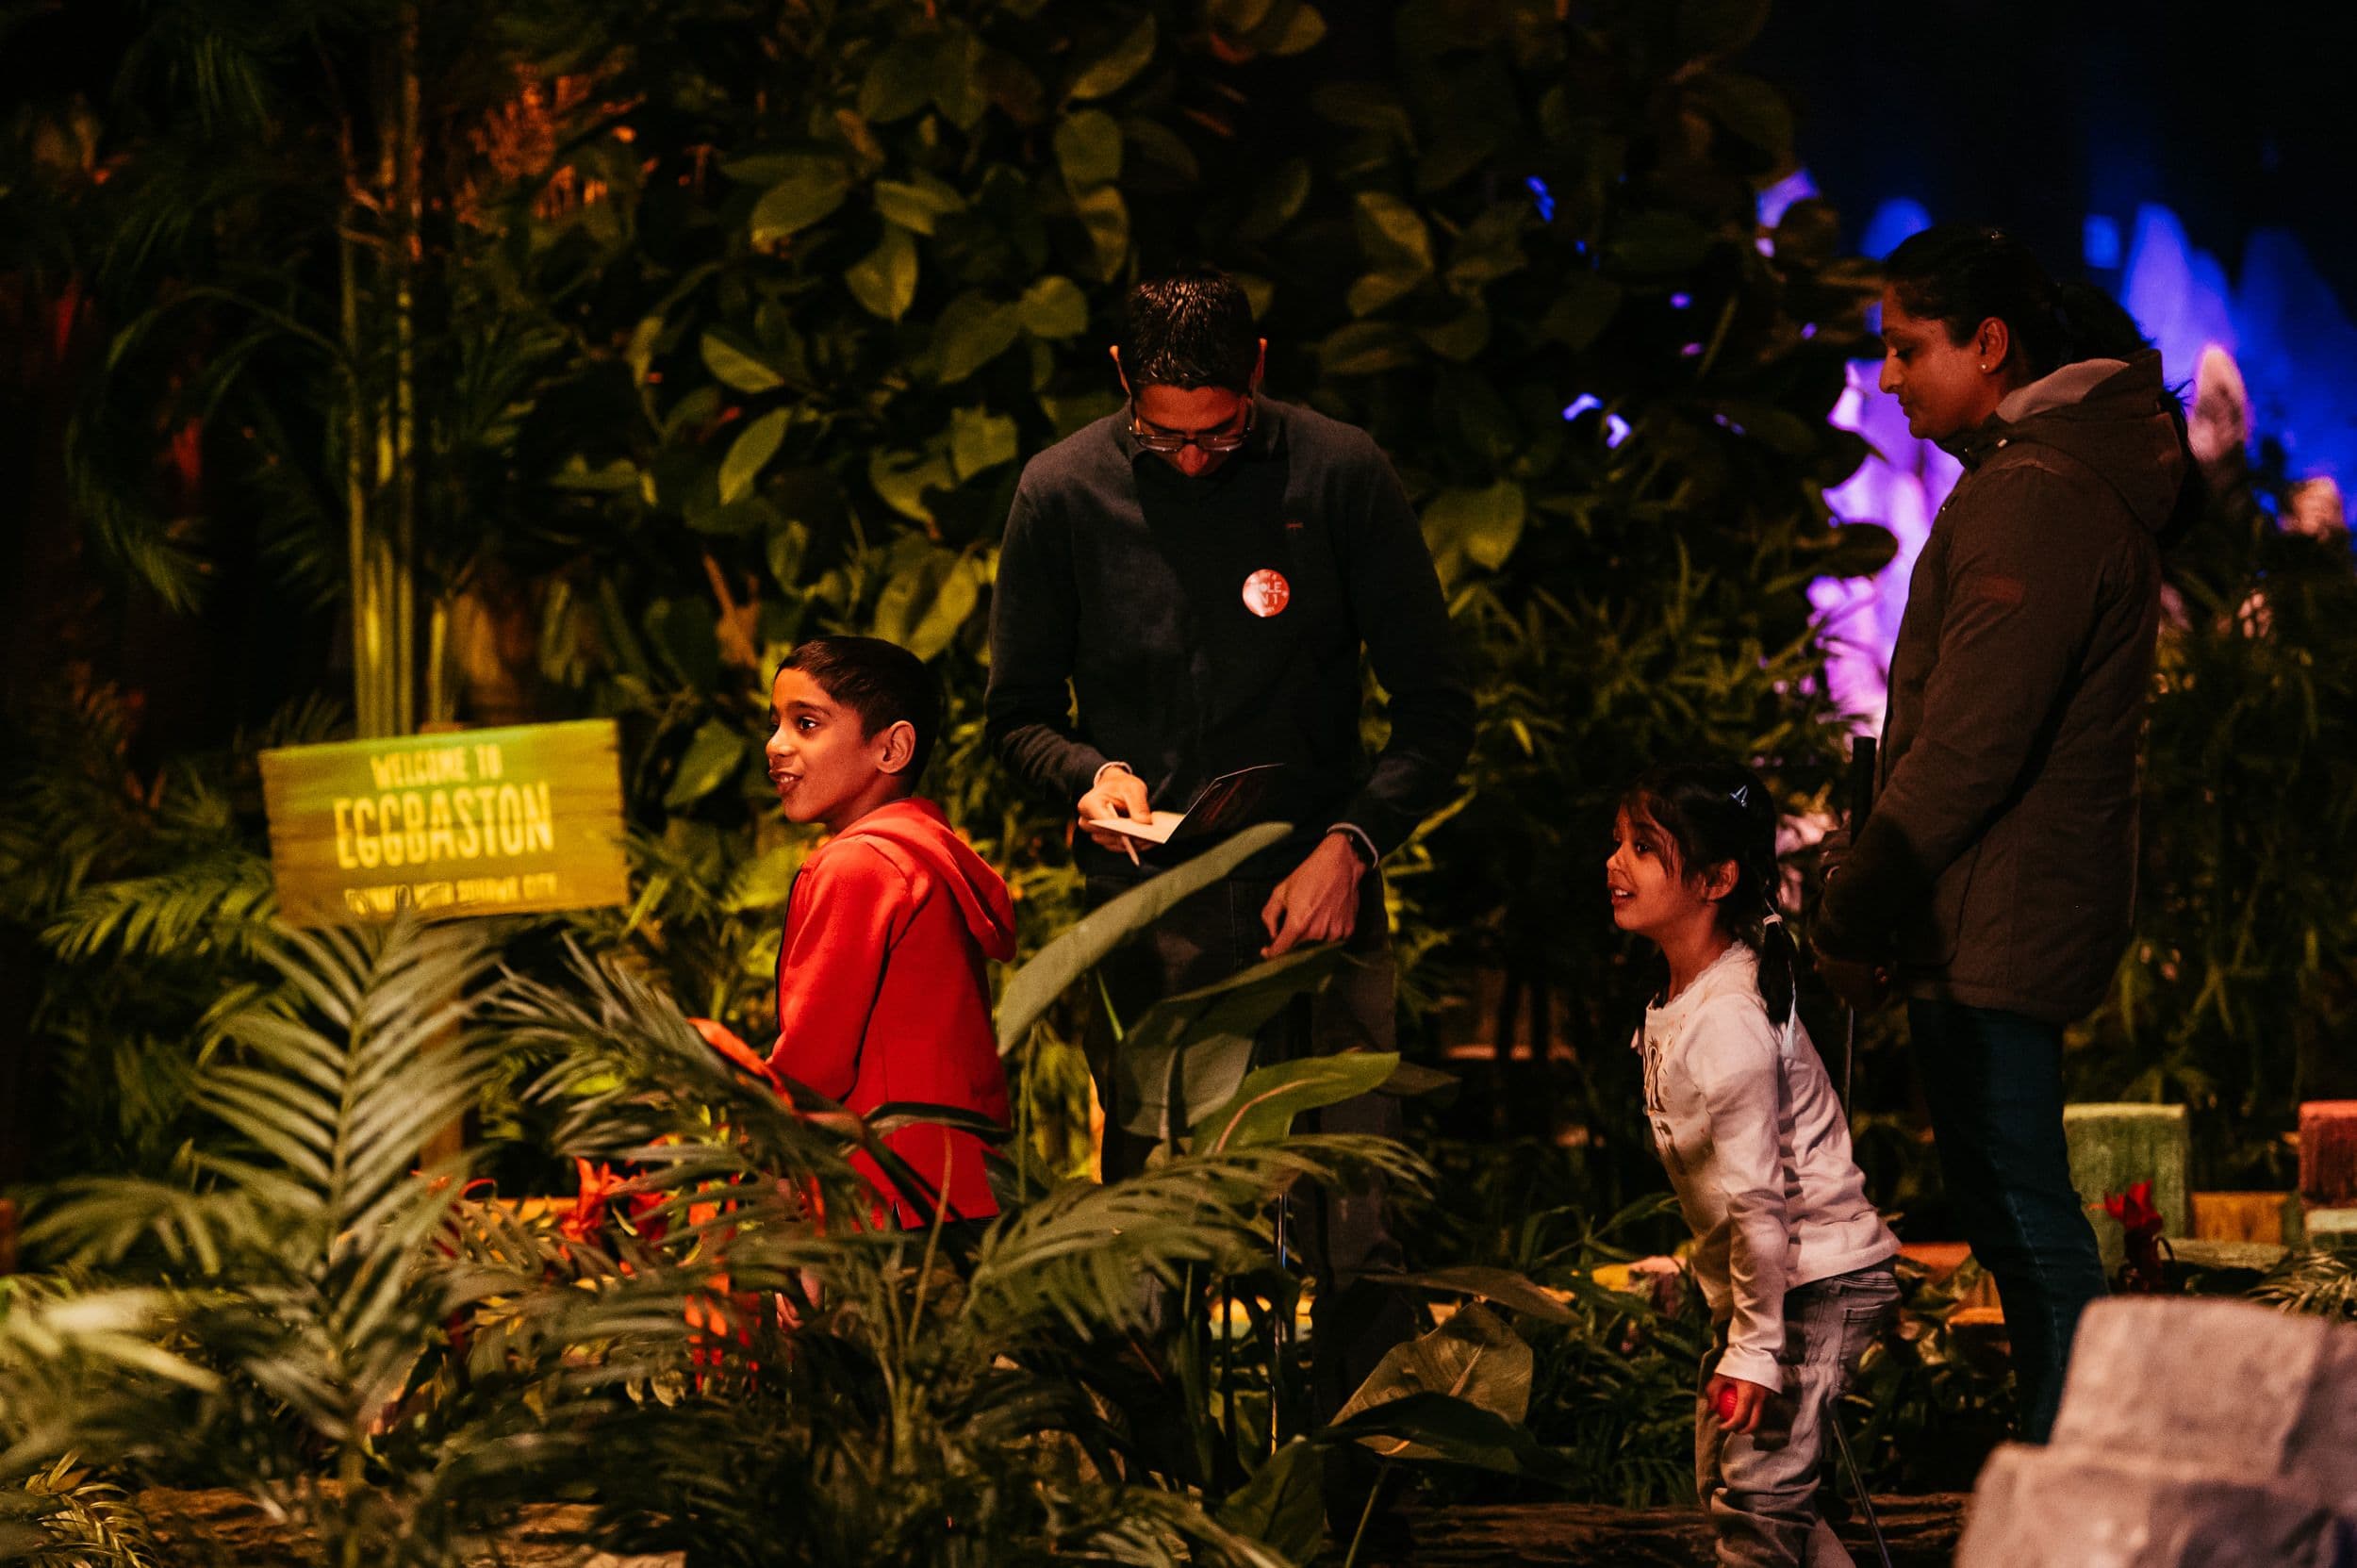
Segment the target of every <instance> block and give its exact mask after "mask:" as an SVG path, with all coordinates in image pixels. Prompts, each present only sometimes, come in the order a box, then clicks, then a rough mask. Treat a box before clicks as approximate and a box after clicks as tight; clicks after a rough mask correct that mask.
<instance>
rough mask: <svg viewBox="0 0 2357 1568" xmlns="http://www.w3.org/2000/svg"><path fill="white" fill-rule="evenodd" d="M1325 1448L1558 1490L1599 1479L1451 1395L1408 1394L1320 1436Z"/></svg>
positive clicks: (1511, 1424) (1519, 1428)
mask: <svg viewBox="0 0 2357 1568" xmlns="http://www.w3.org/2000/svg"><path fill="white" fill-rule="evenodd" d="M1315 1441H1317V1442H1319V1443H1362V1444H1367V1445H1368V1446H1370V1447H1374V1448H1376V1449H1377V1450H1378V1451H1389V1450H1392V1449H1393V1448H1398V1449H1400V1450H1401V1451H1400V1452H1398V1453H1397V1454H1395V1455H1393V1457H1394V1458H1399V1459H1426V1460H1431V1461H1438V1462H1440V1463H1442V1464H1461V1465H1465V1466H1467V1467H1469V1468H1472V1469H1475V1470H1492V1471H1495V1472H1497V1473H1498V1474H1500V1475H1503V1476H1527V1477H1531V1478H1532V1479H1534V1480H1541V1481H1547V1482H1551V1483H1553V1484H1555V1485H1558V1486H1564V1487H1574V1488H1576V1487H1582V1486H1588V1485H1591V1484H1593V1481H1594V1477H1593V1475H1592V1473H1591V1472H1590V1471H1589V1470H1588V1469H1586V1468H1585V1467H1583V1466H1580V1465H1577V1464H1574V1462H1572V1461H1571V1460H1570V1459H1569V1458H1568V1457H1567V1456H1566V1455H1564V1454H1562V1453H1561V1452H1559V1451H1558V1450H1556V1449H1553V1448H1549V1447H1547V1446H1546V1445H1545V1444H1541V1442H1540V1441H1539V1440H1538V1439H1537V1438H1535V1437H1533V1436H1532V1435H1531V1433H1530V1428H1527V1427H1525V1426H1524V1425H1522V1423H1521V1422H1519V1421H1511V1420H1508V1419H1507V1418H1506V1417H1505V1416H1503V1415H1500V1414H1498V1413H1497V1412H1496V1411H1486V1410H1483V1409H1482V1408H1481V1407H1480V1406H1478V1405H1474V1404H1469V1403H1467V1402H1466V1401H1465V1400H1462V1399H1457V1398H1452V1397H1451V1396H1449V1395H1445V1394H1428V1393H1415V1394H1405V1395H1400V1396H1399V1397H1398V1398H1395V1399H1387V1400H1385V1401H1383V1402H1382V1403H1381V1404H1378V1405H1373V1406H1370V1407H1368V1408H1367V1409H1365V1410H1361V1411H1358V1412H1357V1413H1355V1414H1353V1415H1351V1416H1350V1417H1348V1418H1347V1419H1345V1420H1337V1421H1336V1422H1335V1423H1334V1425H1332V1426H1330V1427H1328V1428H1326V1429H1325V1430H1323V1431H1321V1432H1319V1433H1317V1434H1316V1437H1315ZM1410 1449H1412V1450H1413V1452H1409V1451H1408V1450H1410Z"/></svg>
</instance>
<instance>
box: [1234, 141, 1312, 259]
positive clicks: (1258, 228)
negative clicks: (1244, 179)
mask: <svg viewBox="0 0 2357 1568" xmlns="http://www.w3.org/2000/svg"><path fill="white" fill-rule="evenodd" d="M1309 199H1310V163H1309V160H1308V159H1307V158H1298V157H1289V158H1287V159H1286V160H1285V161H1284V162H1282V163H1280V164H1278V165H1277V167H1276V168H1275V169H1273V170H1271V171H1270V172H1269V173H1268V176H1267V177H1266V178H1265V179H1263V180H1262V181H1261V184H1260V186H1259V188H1258V189H1257V190H1254V191H1253V193H1252V206H1250V208H1248V209H1247V210H1246V211H1245V213H1244V219H1243V221H1242V222H1240V223H1237V225H1236V233H1237V236H1238V237H1239V238H1241V239H1252V240H1261V239H1268V238H1269V237H1270V236H1272V235H1274V234H1276V233H1277V231H1279V230H1280V229H1282V228H1283V227H1284V226H1285V225H1286V224H1287V223H1292V222H1293V221H1294V217H1295V216H1296V215H1297V214H1299V212H1300V211H1301V204H1302V203H1304V202H1306V201H1308V200H1309Z"/></svg>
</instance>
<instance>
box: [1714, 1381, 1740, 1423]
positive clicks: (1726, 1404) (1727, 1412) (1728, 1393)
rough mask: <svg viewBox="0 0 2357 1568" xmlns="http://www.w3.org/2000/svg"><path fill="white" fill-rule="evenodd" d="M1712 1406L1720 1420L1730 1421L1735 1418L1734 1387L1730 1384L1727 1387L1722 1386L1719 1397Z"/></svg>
mask: <svg viewBox="0 0 2357 1568" xmlns="http://www.w3.org/2000/svg"><path fill="white" fill-rule="evenodd" d="M1713 1408H1714V1409H1716V1410H1717V1411H1718V1412H1719V1419H1720V1420H1722V1421H1732V1420H1734V1419H1735V1389H1734V1387H1733V1385H1731V1384H1730V1385H1729V1386H1728V1387H1726V1388H1722V1389H1721V1390H1720V1391H1719V1397H1718V1400H1717V1401H1716V1403H1715V1405H1714V1407H1713Z"/></svg>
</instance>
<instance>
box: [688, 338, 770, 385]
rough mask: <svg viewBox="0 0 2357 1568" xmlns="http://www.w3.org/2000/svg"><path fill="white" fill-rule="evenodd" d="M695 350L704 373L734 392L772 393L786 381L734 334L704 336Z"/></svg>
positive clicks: (754, 350) (755, 351) (757, 352)
mask: <svg viewBox="0 0 2357 1568" xmlns="http://www.w3.org/2000/svg"><path fill="white" fill-rule="evenodd" d="M697 348H698V350H699V352H700V353H701V355H703V362H704V369H706V370H708V371H711V372H712V373H713V375H714V376H716V377H717V378H718V379H719V381H720V382H721V383H722V384H723V385H724V386H727V387H731V388H734V389H735V390H737V391H740V392H746V393H760V392H774V391H776V390H777V389H778V388H781V387H783V386H784V385H785V378H784V377H783V376H782V375H780V374H779V373H778V372H777V371H775V370H774V369H772V368H771V366H770V364H769V362H768V361H767V360H766V359H765V358H763V357H762V356H761V354H760V352H759V351H758V350H756V349H754V348H753V347H751V346H750V344H748V343H747V342H745V340H744V339H742V338H737V337H735V336H733V334H730V333H726V332H720V331H713V332H707V333H705V334H704V335H703V337H702V338H701V340H700V341H699V342H698V344H697Z"/></svg>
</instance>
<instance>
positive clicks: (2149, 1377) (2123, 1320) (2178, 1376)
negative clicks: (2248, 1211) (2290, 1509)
mask: <svg viewBox="0 0 2357 1568" xmlns="http://www.w3.org/2000/svg"><path fill="white" fill-rule="evenodd" d="M2053 1441H2054V1444H2055V1445H2056V1446H2058V1447H2062V1446H2068V1447H2072V1448H2079V1449H2085V1450H2087V1451H2090V1452H2100V1453H2105V1454H2112V1455H2134V1454H2142V1455H2148V1456H2151V1457H2153V1458H2165V1457H2168V1456H2179V1457H2197V1458H2200V1459H2202V1460H2203V1462H2205V1463H2206V1464H2208V1465H2209V1466H2210V1467H2211V1468H2213V1469H2214V1470H2217V1471H2218V1472H2219V1473H2221V1474H2230V1473H2231V1474H2233V1475H2235V1476H2239V1477H2242V1478H2244V1479H2246V1480H2251V1481H2269V1482H2280V1483H2282V1484H2284V1485H2289V1486H2295V1487H2301V1488H2305V1489H2306V1490H2307V1491H2309V1492H2311V1493H2313V1494H2315V1495H2316V1496H2318V1497H2320V1498H2322V1499H2324V1500H2325V1501H2327V1502H2329V1503H2332V1504H2333V1505H2334V1506H2335V1507H2339V1508H2342V1509H2345V1510H2348V1511H2349V1513H2350V1514H2351V1516H2352V1517H2357V1328H2351V1327H2349V1326H2348V1325H2345V1324H2339V1323H2333V1322H2331V1321H2329V1320H2327V1319H2324V1318H2318V1317H2298V1316H2293V1315H2291V1314H2288V1313H2284V1312H2274V1311H2272V1310H2270V1309H2268V1308H2266V1307H2262V1306H2259V1305H2257V1304H2256V1303H2254V1302H2249V1301H2236V1300H2233V1299H2230V1298H2225V1297H2213V1298H2202V1297H2189V1296H2115V1297H2113V1298H2111V1299H2109V1300H2106V1301H2099V1302H2097V1303H2095V1305H2093V1306H2092V1307H2089V1308H2088V1309H2087V1312H2086V1315H2085V1316H2084V1317H2082V1318H2081V1319H2080V1320H2079V1332H2078V1336H2077V1338H2076V1339H2075V1340H2074V1341H2073V1342H2072V1345H2071V1350H2070V1371H2069V1378H2068V1380H2067V1381H2066V1382H2065V1383H2064V1385H2063V1402H2062V1412H2061V1414H2060V1415H2059V1416H2057V1417H2056V1418H2055V1422H2054V1437H2053Z"/></svg>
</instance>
